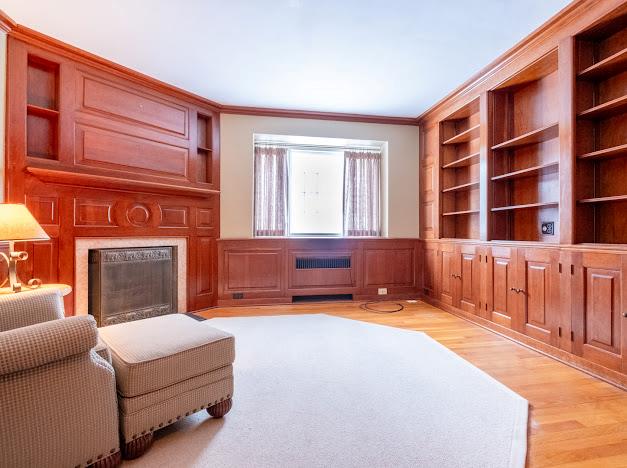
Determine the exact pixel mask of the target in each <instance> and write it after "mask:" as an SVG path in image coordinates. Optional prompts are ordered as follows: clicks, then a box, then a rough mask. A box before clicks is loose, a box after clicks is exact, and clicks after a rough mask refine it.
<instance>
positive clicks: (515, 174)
mask: <svg viewBox="0 0 627 468" xmlns="http://www.w3.org/2000/svg"><path fill="white" fill-rule="evenodd" d="M558 169H559V162H557V161H554V162H550V163H547V164H541V165H539V166H532V167H527V168H525V169H519V170H517V171H512V172H507V173H505V174H500V175H497V176H494V177H492V180H506V179H516V178H520V177H531V176H536V175H541V174H547V173H549V172H555V171H557V170H558Z"/></svg>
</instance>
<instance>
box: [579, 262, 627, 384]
mask: <svg viewBox="0 0 627 468" xmlns="http://www.w3.org/2000/svg"><path fill="white" fill-rule="evenodd" d="M573 257H574V262H573V263H574V265H575V277H574V279H573V332H574V343H573V349H574V352H575V354H578V355H580V356H582V357H584V358H585V359H588V360H590V361H593V362H596V363H598V364H600V365H602V366H604V367H608V368H610V369H614V370H617V371H622V372H627V336H626V335H627V317H625V314H626V313H627V310H626V309H627V306H626V304H625V294H626V293H627V280H626V278H625V276H626V275H627V255H617V254H604V253H596V252H580V253H577V254H575V255H573Z"/></svg>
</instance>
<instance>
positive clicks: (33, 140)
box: [26, 55, 59, 160]
mask: <svg viewBox="0 0 627 468" xmlns="http://www.w3.org/2000/svg"><path fill="white" fill-rule="evenodd" d="M26 93H27V101H26V154H27V156H30V157H34V158H41V159H53V160H56V159H58V134H59V107H58V104H59V102H58V101H59V98H58V95H59V65H58V64H56V63H52V62H48V61H47V60H44V59H41V58H39V57H35V56H32V55H29V56H28V65H27V81H26Z"/></svg>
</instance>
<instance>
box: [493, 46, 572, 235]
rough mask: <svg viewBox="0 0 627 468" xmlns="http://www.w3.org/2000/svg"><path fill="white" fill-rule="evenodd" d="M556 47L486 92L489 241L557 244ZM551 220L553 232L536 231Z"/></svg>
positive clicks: (557, 113) (557, 141)
mask: <svg viewBox="0 0 627 468" xmlns="http://www.w3.org/2000/svg"><path fill="white" fill-rule="evenodd" d="M557 60H558V53H557V49H555V50H552V51H551V52H549V53H547V54H546V55H544V56H543V57H541V58H540V59H538V60H536V61H535V62H533V63H531V64H530V65H529V66H527V67H526V68H524V69H522V70H520V71H519V72H517V73H516V74H515V75H514V76H512V77H510V78H509V79H507V80H505V82H504V83H503V84H501V85H499V86H497V87H496V88H494V89H493V90H492V91H491V92H490V95H489V96H490V99H491V102H492V106H491V112H490V114H489V120H490V128H491V129H492V134H491V135H489V138H488V145H489V148H490V150H489V151H488V175H489V179H488V181H489V182H488V183H489V184H490V188H489V190H488V207H489V210H490V214H489V217H490V222H489V226H488V228H489V234H488V235H489V236H490V237H489V238H490V239H500V240H512V241H534V242H537V241H541V242H551V243H556V242H558V240H559V225H560V223H559V217H560V212H559V203H558V202H557V201H556V200H559V197H560V190H559V183H560V178H559V167H560V165H559V157H560V139H559V136H560V127H559V120H560V114H559V109H560V106H559V92H558V91H559V86H560V80H559V76H558V67H557V65H558V64H557ZM546 222H552V223H553V226H554V230H553V233H551V232H550V231H546V230H543V229H542V224H543V223H546Z"/></svg>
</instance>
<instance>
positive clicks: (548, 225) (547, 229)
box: [542, 221, 555, 236]
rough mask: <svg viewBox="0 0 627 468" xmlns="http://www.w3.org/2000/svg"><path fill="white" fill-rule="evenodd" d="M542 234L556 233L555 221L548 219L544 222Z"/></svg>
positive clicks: (550, 234)
mask: <svg viewBox="0 0 627 468" xmlns="http://www.w3.org/2000/svg"><path fill="white" fill-rule="evenodd" d="M542 234H544V235H546V236H552V235H554V234H555V223H554V222H553V221H547V222H544V223H542Z"/></svg>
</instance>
